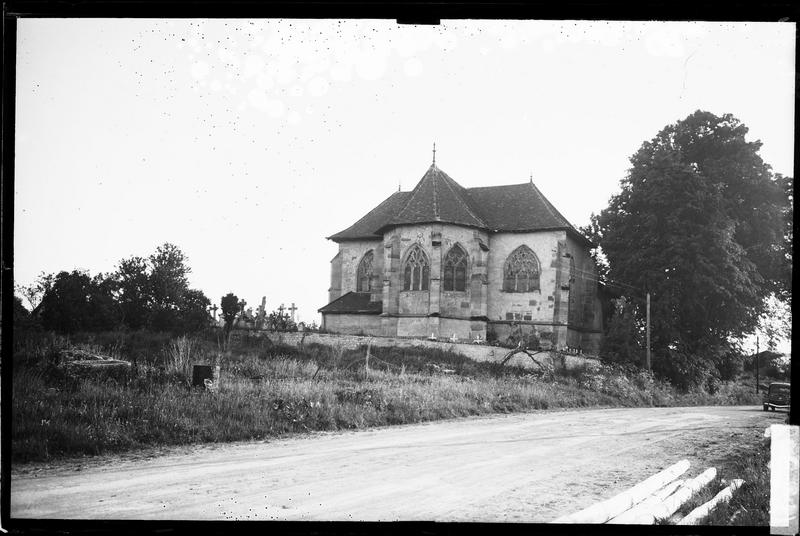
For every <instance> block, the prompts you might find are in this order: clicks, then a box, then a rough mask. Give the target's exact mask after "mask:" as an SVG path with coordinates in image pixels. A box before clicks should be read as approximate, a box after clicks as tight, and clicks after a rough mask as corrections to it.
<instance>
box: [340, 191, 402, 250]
mask: <svg viewBox="0 0 800 536" xmlns="http://www.w3.org/2000/svg"><path fill="white" fill-rule="evenodd" d="M410 195H411V192H392V194H391V195H390V196H389V197H387V198H386V199H384V200H383V201H381V202H380V203H378V205H377V206H376V207H375V208H373V209H372V210H370V211H369V212H367V213H366V214H364V216H362V217H361V218H359V219H358V221H356V222H355V223H354V224H352V225H351V226H350V227H347V228H345V229H343V230H341V231H339V232H338V233H334V234H332V235H331V236H329V237H327V238H328V239H331V238H333V237H335V236H337V235H340V234H343V233H346V232H347V231H349V230H350V229H353V228H357V227H358V226H359V225H360V224H362V223H364V222H366V221H368V220H369V219H370V217H372V215H373V214H374V213H375V211H376V210H380V209H381V208H382V207H384V206H386V205H389V203H390V202H391V201H392V200H393V199H395V198H397V197H406V196H410Z"/></svg>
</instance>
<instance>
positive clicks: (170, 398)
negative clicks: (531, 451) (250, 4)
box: [12, 332, 760, 463]
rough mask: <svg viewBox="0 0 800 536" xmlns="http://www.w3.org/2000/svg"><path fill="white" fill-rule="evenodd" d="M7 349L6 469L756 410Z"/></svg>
mask: <svg viewBox="0 0 800 536" xmlns="http://www.w3.org/2000/svg"><path fill="white" fill-rule="evenodd" d="M19 339H20V340H18V341H17V342H16V344H15V346H16V348H15V352H14V371H13V397H12V408H13V412H12V419H13V422H12V460H13V461H14V462H15V463H25V462H31V461H47V460H53V459H58V458H62V457H65V456H79V455H96V454H101V453H110V452H122V451H127V450H133V449H137V448H140V447H146V446H161V445H179V444H191V443H206V442H225V441H236V440H247V439H263V438H268V437H275V436H281V435H284V434H291V433H298V432H299V433H302V432H307V431H313V430H340V429H357V428H367V427H371V426H382V425H392V424H402V423H414V422H421V421H431V420H437V419H446V418H452V417H464V416H470V415H481V414H489V413H507V412H518V411H527V410H534V409H548V408H576V407H611V406H673V405H701V404H702V405H704V404H757V403H759V400H760V399H758V398H757V397H756V395H755V394H754V393H752V389H750V388H748V387H745V386H742V385H739V384H735V383H729V384H723V385H722V386H721V387H720V388H719V389H718V390H717V391H716V392H715V393H713V394H712V393H708V392H705V391H697V392H691V393H680V392H678V391H676V390H675V389H674V388H673V387H672V386H671V385H670V384H668V383H664V382H660V381H657V380H656V379H654V378H653V376H652V375H651V374H649V373H646V372H642V371H630V370H628V371H625V370H621V369H614V368H608V367H604V368H603V369H602V370H600V371H596V372H590V371H587V370H569V371H555V372H552V371H549V372H547V371H545V372H539V373H532V372H531V371H530V370H526V369H522V368H518V367H507V366H506V367H504V366H500V365H498V364H496V363H478V362H474V361H471V360H469V359H467V358H465V357H463V356H460V355H458V354H455V353H450V352H444V351H438V350H430V349H409V348H404V349H402V350H401V349H396V348H373V349H372V350H371V352H370V361H369V368H367V367H366V366H365V365H366V359H365V357H366V348H359V349H356V350H352V351H344V350H342V349H336V348H330V347H323V346H307V347H305V348H304V349H303V350H302V351H301V350H298V349H296V348H292V347H280V346H274V345H272V344H271V343H269V341H267V340H263V339H262V340H254V341H250V342H248V343H246V344H244V345H243V346H241V347H239V348H237V349H234V350H232V351H228V352H225V351H222V350H221V346H222V345H221V344H220V343H219V342H218V341H217V340H216V339H215V338H214V337H213V336H210V337H205V338H197V339H189V338H186V337H182V338H172V337H170V336H168V335H166V334H154V333H143V332H136V333H105V334H97V335H78V336H75V337H72V338H71V339H67V338H64V337H58V336H55V335H52V334H35V335H33V336H28V337H20V338H19ZM65 348H82V349H85V350H87V351H90V352H95V353H102V354H105V355H110V356H112V357H116V358H119V359H124V360H128V361H130V362H131V363H133V364H134V365H133V366H132V367H130V370H127V371H122V372H118V373H96V374H85V373H75V372H70V371H69V369H65V368H64V367H62V366H59V364H58V359H59V357H58V356H59V355H60V352H61V351H62V350H63V349H65ZM215 361H216V362H218V363H219V364H220V366H221V369H222V374H221V376H222V381H221V382H220V385H219V388H218V389H217V390H216V391H208V390H205V389H202V388H192V387H191V385H190V378H191V364H193V363H209V364H210V363H213V362H215Z"/></svg>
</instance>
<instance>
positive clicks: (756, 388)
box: [756, 335, 758, 393]
mask: <svg viewBox="0 0 800 536" xmlns="http://www.w3.org/2000/svg"><path fill="white" fill-rule="evenodd" d="M756 393H758V335H756Z"/></svg>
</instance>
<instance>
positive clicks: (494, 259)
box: [487, 231, 564, 323]
mask: <svg viewBox="0 0 800 536" xmlns="http://www.w3.org/2000/svg"><path fill="white" fill-rule="evenodd" d="M563 234H564V232H563V231H547V232H538V233H498V234H495V235H492V236H491V238H490V239H489V259H488V281H489V288H488V294H489V295H488V310H487V316H488V317H489V320H508V319H509V318H508V314H512V315H514V314H518V315H520V317H521V318H520V319H522V318H524V317H528V316H529V317H530V320H531V321H534V322H547V323H552V322H553V311H554V308H555V301H556V300H557V299H560V294H559V293H558V292H557V289H556V282H557V281H556V279H557V277H556V276H557V272H558V270H557V266H556V265H555V264H554V260H556V259H557V256H558V249H559V246H558V241H559V239H560V238H562V236H561V235H563ZM523 244H524V245H526V246H528V247H529V248H531V250H532V251H533V252H534V253H535V254H536V256H537V257H538V259H539V265H540V267H541V273H540V275H539V290H537V291H534V292H504V291H503V271H504V269H505V264H506V259H507V258H508V256H509V255H510V254H511V252H512V251H514V250H515V249H517V248H518V247H519V246H521V245H523Z"/></svg>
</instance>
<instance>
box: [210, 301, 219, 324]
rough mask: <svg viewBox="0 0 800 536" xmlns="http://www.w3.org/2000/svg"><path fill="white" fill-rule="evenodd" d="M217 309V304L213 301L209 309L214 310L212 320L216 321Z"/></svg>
mask: <svg viewBox="0 0 800 536" xmlns="http://www.w3.org/2000/svg"><path fill="white" fill-rule="evenodd" d="M217 309H219V307H217V304H216V303H215V304H214V307H212V308H211V310H212V311H214V322H216V321H217Z"/></svg>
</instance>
